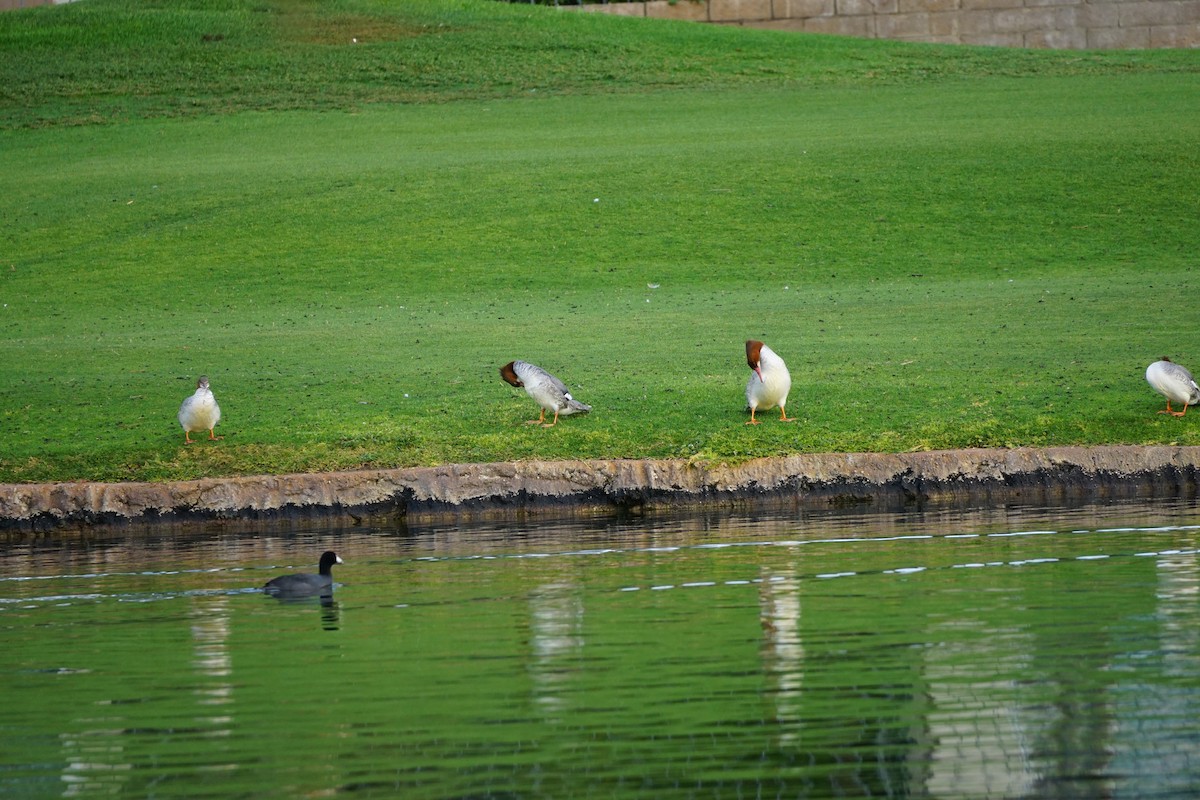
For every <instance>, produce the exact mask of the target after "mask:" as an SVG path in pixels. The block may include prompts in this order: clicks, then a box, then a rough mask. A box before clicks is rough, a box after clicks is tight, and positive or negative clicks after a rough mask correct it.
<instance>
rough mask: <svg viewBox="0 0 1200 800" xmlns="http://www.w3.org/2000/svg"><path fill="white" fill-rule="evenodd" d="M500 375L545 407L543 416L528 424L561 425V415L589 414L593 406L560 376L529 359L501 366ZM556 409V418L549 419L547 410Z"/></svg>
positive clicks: (547, 426) (554, 410)
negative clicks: (573, 395)
mask: <svg viewBox="0 0 1200 800" xmlns="http://www.w3.org/2000/svg"><path fill="white" fill-rule="evenodd" d="M500 377H501V378H504V380H506V381H508V382H509V383H510V384H512V385H513V386H520V387H522V388H524V389H525V391H526V392H527V393H528V394H529V396H530V397H532V398H533V399H534V400H535V401H537V404H538V405H539V406H541V407H542V415H541V416H540V417H538V418H537V419H531V420H529V421H528V422H527V423H525V424H526V425H542V426H544V427H546V428H550V427H553V426H554V425H557V424H558V417H559V415H560V414H561V415H562V416H564V417H565V416H567V415H568V414H586V413H587V412H589V411H591V410H592V407H591V406H589V405H587V404H585V403H581V402H579V401H578V400H576V399H575V398H574V397H571V393H570V392H569V391H567V386H566V384H564V383H563V382H562V381H560V380H559V379H558V378H556V377H554V376H553V375H551V374H550V373H549V372H546V370H544V369H542V368H541V367H539V366H536V365H534V364H530V363H528V362H527V361H510V362H508V363H507V364H505V365H504V366H503V367H501V368H500ZM547 411H553V412H554V421H553V422H546V412H547Z"/></svg>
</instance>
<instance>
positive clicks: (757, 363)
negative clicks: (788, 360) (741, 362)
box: [746, 339, 795, 425]
mask: <svg viewBox="0 0 1200 800" xmlns="http://www.w3.org/2000/svg"><path fill="white" fill-rule="evenodd" d="M746 363H747V364H749V365H750V369H752V370H754V372H753V373H752V374H751V375H750V381H749V382H748V383H747V384H746V405H747V406H749V407H750V421H749V422H747V423H746V424H747V425H757V424H758V423H759V422H761V421H762V420H758V419H755V418H754V412H755V411H757V410H758V409H760V408H761V409H763V410H764V411H765V410H766V409H768V408H774V407H775V406H779V420H780V421H781V422H794V421H795V418H793V417H789V416H788V415H787V397H788V392H790V391H791V390H792V376H791V375H790V374H788V368H787V364H784V363H783V359H782V358H780V357H779V356H778V355H777V354H776V353H775V351H774V350H772V349H771V348H769V347H767V346H766V345H765V344H763V343H762V342H760V341H758V340H757V339H750V340H748V341H747V342H746Z"/></svg>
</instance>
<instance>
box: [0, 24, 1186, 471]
mask: <svg viewBox="0 0 1200 800" xmlns="http://www.w3.org/2000/svg"><path fill="white" fill-rule="evenodd" d="M84 22H86V23H87V24H86V25H85V24H83V23H84ZM353 31H357V32H359V34H361V35H359V34H356V35H355V38H359V39H360V43H359V44H357V45H355V44H352V43H351V44H347V43H346V42H345V39H346V38H347V37H346V34H347V33H351V32H353ZM364 31H366V33H363V32H364ZM138 37H141V38H138ZM163 53H172V54H175V56H176V57H173V58H171V59H166V58H164V57H162V54H163ZM0 55H2V56H3V57H0V72H3V73H7V74H5V76H4V77H5V80H4V82H3V87H4V88H3V89H0V221H2V226H0V243H2V245H3V246H2V247H0V304H2V307H0V480H4V481H35V480H66V479H109V480H112V479H171V478H186V477H196V476H202V475H229V474H247V473H273V472H287V471H306V470H326V469H340V468H351V467H357V466H377V467H387V466H403V465H427V464H439V463H451V462H463V461H493V460H507V459H524V458H545V459H558V458H592V457H690V458H697V459H703V460H710V461H735V460H742V459H746V458H750V457H755V456H766V455H780V454H787V453H795V452H820V451H840V450H852V451H900V450H910V449H926V448H947V447H963V446H1017V445H1050V444H1070V443H1080V444H1102V443H1162V442H1178V443H1181V444H1200V434H1197V433H1196V431H1197V426H1200V411H1198V412H1197V414H1196V416H1193V415H1192V414H1191V413H1189V414H1188V416H1186V417H1184V418H1183V419H1175V418H1168V417H1166V416H1163V415H1158V414H1156V413H1155V412H1156V411H1157V410H1158V409H1160V408H1162V407H1163V402H1162V400H1161V398H1159V397H1158V396H1157V395H1155V394H1154V393H1153V392H1152V391H1151V390H1150V388H1149V387H1148V386H1147V384H1146V383H1145V380H1144V379H1143V377H1142V373H1143V371H1144V370H1145V367H1146V365H1147V364H1149V363H1150V362H1151V361H1152V360H1154V359H1155V358H1157V357H1158V356H1160V355H1164V354H1167V355H1170V356H1172V357H1173V358H1174V359H1175V360H1177V361H1180V362H1182V363H1184V364H1190V365H1192V366H1193V368H1196V369H1197V370H1198V371H1200V314H1197V310H1196V302H1195V301H1196V300H1197V297H1198V293H1197V288H1198V283H1200V281H1198V279H1197V278H1198V275H1197V264H1196V254H1197V252H1198V250H1200V206H1198V204H1197V199H1196V198H1197V195H1196V187H1197V186H1200V148H1198V147H1197V142H1198V141H1200V53H1194V52H1183V51H1164V52H1155V53H1144V52H1139V53H1050V52H1037V53H1031V52H1024V51H1007V50H999V49H997V50H988V49H975V48H951V47H945V48H943V47H931V46H920V45H900V44H895V43H887V42H868V41H855V40H848V39H837V38H829V37H808V36H800V35H795V34H781V33H773V32H763V31H750V30H735V29H727V28H716V27H709V26H703V25H696V24H689V23H671V22H663V21H654V20H630V19H619V18H608V17H603V16H600V15H581V14H570V13H562V12H556V11H555V10H554V9H552V8H545V7H528V6H516V7H514V6H509V5H506V4H501V3H493V2H490V1H489V0H476V1H475V2H466V1H465V0H464V1H463V2H454V1H453V0H443V1H440V2H434V1H433V0H428V2H423V1H418V0H413V1H412V2H403V3H402V2H394V3H370V2H334V3H325V4H312V3H299V2H290V3H285V2H258V3H253V2H240V0H224V2H218V0H206V1H205V2H190V3H186V2H178V3H177V2H171V3H167V2H163V3H137V4H135V3H126V2H111V1H110V0H86V2H81V3H78V4H73V5H70V6H60V7H53V8H39V9H31V10H28V11H20V12H11V13H8V14H0ZM22 68H24V70H25V71H24V72H22V71H21V69H22ZM23 76H24V77H23ZM652 286H653V287H655V288H652ZM750 337H754V338H761V339H763V340H765V341H766V342H768V343H769V344H770V345H771V347H772V348H773V349H775V350H776V351H777V352H779V353H780V355H782V356H783V357H784V358H785V359H786V360H787V362H788V365H789V367H790V368H791V372H792V377H793V390H792V396H791V401H790V403H789V406H788V410H789V413H790V414H791V415H792V416H796V417H798V418H799V420H798V421H797V422H796V423H793V424H782V423H779V422H777V421H776V419H775V414H773V413H767V414H765V415H763V417H764V419H765V420H766V421H765V422H764V424H762V425H760V426H757V427H748V426H746V425H744V424H743V423H744V421H745V419H746V415H745V414H744V413H743V410H742V408H743V405H744V398H743V396H742V392H743V388H744V386H745V381H746V377H747V376H748V375H749V370H748V369H747V368H746V366H745V363H744V353H743V343H744V341H745V339H747V338H750ZM515 358H522V359H525V360H529V361H533V362H534V363H537V364H540V365H541V366H543V367H545V368H547V369H549V370H550V371H552V372H554V373H556V374H557V375H559V377H561V378H563V379H564V380H565V381H566V382H567V384H568V385H569V386H570V387H571V389H572V390H573V392H574V393H575V395H576V397H577V398H579V399H581V400H583V401H584V402H587V403H590V404H592V405H593V406H594V407H595V411H593V412H592V413H591V414H589V415H587V416H583V417H571V418H566V419H564V420H562V421H560V423H559V425H558V426H557V427H556V428H553V429H541V428H532V427H528V426H525V425H524V424H522V423H523V421H524V420H527V419H531V418H534V417H536V416H537V410H536V408H535V406H534V405H533V403H532V401H530V400H529V399H528V398H527V397H526V396H525V395H524V393H523V392H521V391H520V390H517V389H513V388H511V387H509V386H508V385H507V384H505V383H504V382H503V381H501V379H500V377H499V374H498V368H499V366H500V365H501V364H503V363H505V362H507V361H510V360H512V359H515ZM201 373H205V374H207V375H209V377H210V379H211V381H212V386H213V389H214V391H215V393H216V395H217V397H218V399H219V401H220V403H221V406H222V409H223V412H224V420H223V422H222V423H221V425H220V427H219V428H218V431H217V432H218V433H220V434H224V436H225V439H224V440H223V441H221V442H217V443H212V442H208V441H202V442H201V443H199V444H196V445H192V446H188V447H185V446H184V445H183V434H182V431H181V430H180V429H179V427H178V424H177V423H176V421H175V412H176V410H177V409H178V406H179V403H180V402H181V401H182V399H183V398H184V397H185V396H186V395H187V394H189V393H190V392H191V390H192V388H193V387H194V385H195V379H196V376H198V375H199V374H201Z"/></svg>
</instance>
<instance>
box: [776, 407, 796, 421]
mask: <svg viewBox="0 0 1200 800" xmlns="http://www.w3.org/2000/svg"><path fill="white" fill-rule="evenodd" d="M779 421H780V422H795V421H796V418H795V417H789V416H788V415H787V411H785V410H784V408H783V406H780V407H779Z"/></svg>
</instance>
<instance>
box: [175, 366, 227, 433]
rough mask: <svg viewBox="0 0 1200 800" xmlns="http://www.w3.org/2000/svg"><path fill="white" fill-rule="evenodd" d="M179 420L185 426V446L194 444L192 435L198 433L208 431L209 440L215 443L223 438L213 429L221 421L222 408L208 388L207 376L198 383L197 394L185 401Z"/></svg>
mask: <svg viewBox="0 0 1200 800" xmlns="http://www.w3.org/2000/svg"><path fill="white" fill-rule="evenodd" d="M178 419H179V424H180V425H182V426H183V441H184V444H192V433H194V432H198V431H208V438H209V439H212V440H214V441H215V440H217V439H220V438H223V437H220V436H217V435H216V434H215V433H213V428H215V427H217V423H218V422H220V421H221V407H220V406H218V405H217V398H215V397H213V393H212V389H209V388H208V378H207V376H204V375H201V376H200V380H198V381H196V393H195V394H193V395H191V396H189V397H187V398H186V399H185V400H184V401H183V405H181V406H180V407H179V414H178Z"/></svg>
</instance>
